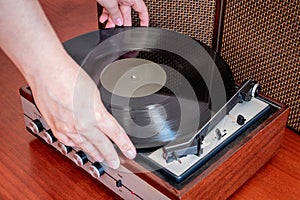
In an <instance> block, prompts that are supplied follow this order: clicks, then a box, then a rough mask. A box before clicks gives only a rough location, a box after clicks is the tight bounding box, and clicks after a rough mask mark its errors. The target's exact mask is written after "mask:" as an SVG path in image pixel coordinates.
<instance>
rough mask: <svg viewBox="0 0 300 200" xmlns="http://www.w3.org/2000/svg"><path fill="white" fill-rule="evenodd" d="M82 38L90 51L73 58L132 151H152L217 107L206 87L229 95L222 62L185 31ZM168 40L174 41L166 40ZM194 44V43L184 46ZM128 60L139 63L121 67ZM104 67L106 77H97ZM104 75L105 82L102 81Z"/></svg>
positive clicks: (118, 31)
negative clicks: (79, 65)
mask: <svg viewBox="0 0 300 200" xmlns="http://www.w3.org/2000/svg"><path fill="white" fill-rule="evenodd" d="M84 37H86V38H87V40H86V41H87V43H86V44H85V48H86V49H87V50H86V51H87V53H88V52H89V50H91V49H92V50H91V51H90V53H89V54H88V55H87V57H86V58H85V59H84V60H82V57H81V58H80V59H79V60H78V62H79V63H80V62H82V63H81V65H82V67H83V69H84V70H85V71H86V72H87V73H88V74H89V75H90V76H91V78H92V79H93V80H94V81H95V83H96V84H97V86H98V88H99V90H100V94H101V98H102V101H103V103H104V105H105V107H106V108H107V110H108V111H109V112H110V113H111V114H112V115H113V116H114V117H115V118H116V119H117V121H118V122H119V123H120V124H121V126H122V127H123V128H124V129H125V131H126V132H127V134H128V135H129V136H130V138H131V140H132V142H133V143H134V145H135V146H136V148H138V149H144V150H145V149H148V148H149V149H153V148H156V147H160V146H163V145H165V144H167V143H169V142H170V141H173V140H174V139H176V137H182V136H185V135H186V137H188V135H189V134H191V133H195V132H196V131H197V130H199V128H200V127H202V126H203V125H204V124H205V123H206V122H207V121H208V120H209V119H210V117H211V116H212V115H213V114H214V113H215V112H216V111H217V110H218V109H220V107H221V106H223V103H221V104H220V105H216V104H215V103H214V102H213V101H212V99H213V96H214V95H213V94H212V92H211V91H217V92H219V91H220V93H221V94H222V92H223V91H224V92H223V93H224V95H223V96H224V102H226V100H227V99H228V98H229V97H230V96H231V95H232V94H233V91H234V81H233V76H232V73H231V71H230V69H229V67H228V66H227V65H226V63H225V62H224V61H223V60H222V59H221V58H220V57H219V56H218V55H216V54H215V53H214V52H212V51H210V50H209V48H208V47H206V46H205V45H204V44H202V43H200V42H195V41H194V40H193V39H191V38H189V37H187V36H185V35H181V34H179V33H174V32H171V31H167V30H161V29H154V28H138V29H135V28H129V27H128V28H114V29H108V30H101V31H95V32H92V33H89V34H87V35H83V36H82V38H81V43H82V41H84ZM174 40H175V41H178V44H174V42H173V43H170V41H174ZM195 43H196V46H195V47H193V46H191V45H190V44H193V45H194V44H195ZM87 44H90V46H89V45H87ZM72 46H73V48H72V49H68V44H67V43H66V44H65V47H66V49H67V50H68V51H69V53H70V54H71V55H72V54H73V55H74V54H76V51H78V50H76V45H74V41H73V44H72ZM74 46H75V48H74ZM80 54H82V52H80ZM75 60H76V56H75ZM122 60H123V61H125V62H122ZM134 60H136V61H145V62H144V63H143V62H142V63H141V64H136V66H134V67H129V69H126V70H124V68H125V67H126V62H128V61H133V62H136V61H134ZM147 62H148V63H147ZM118 63H119V64H118ZM124 63H125V64H124ZM149 63H150V64H149ZM147 65H151V66H147ZM110 68H111V69H112V70H111V71H110V72H109V73H108V74H109V75H104V76H103V73H104V72H105V71H109V70H110ZM101 74H102V77H101ZM149 74H150V75H149ZM151 74H152V76H151ZM163 74H165V75H163ZM216 74H217V75H219V77H218V76H217V75H216ZM108 76H109V77H108ZM164 76H165V77H164ZM105 78H107V80H106V82H109V84H108V85H107V84H105V83H104V85H103V79H105ZM114 78H115V79H116V80H115V81H111V79H114ZM164 78H165V79H164ZM137 79H139V80H137ZM219 79H220V80H219ZM126 88H127V89H126ZM220 88H221V89H220ZM222 88H223V89H222ZM222 90H223V91H222ZM126 92H127V93H126Z"/></svg>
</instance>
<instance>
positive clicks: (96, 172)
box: [89, 162, 104, 178]
mask: <svg viewBox="0 0 300 200" xmlns="http://www.w3.org/2000/svg"><path fill="white" fill-rule="evenodd" d="M89 173H90V174H91V175H92V176H93V177H94V178H99V177H100V176H102V175H103V174H104V168H103V166H102V165H101V164H100V163H99V162H94V163H93V164H92V165H91V166H90V169H89Z"/></svg>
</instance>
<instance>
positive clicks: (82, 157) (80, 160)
mask: <svg viewBox="0 0 300 200" xmlns="http://www.w3.org/2000/svg"><path fill="white" fill-rule="evenodd" d="M73 161H74V162H75V163H76V165H78V166H79V167H82V166H83V165H84V164H85V163H87V161H88V157H87V155H86V154H85V153H84V152H83V151H81V150H79V151H77V152H76V153H75V154H74V156H73Z"/></svg>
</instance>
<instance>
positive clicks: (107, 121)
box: [96, 111, 136, 159]
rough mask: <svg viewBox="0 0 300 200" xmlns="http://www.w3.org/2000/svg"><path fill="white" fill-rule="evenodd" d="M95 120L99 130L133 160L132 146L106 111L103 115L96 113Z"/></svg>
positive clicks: (121, 129)
mask: <svg viewBox="0 0 300 200" xmlns="http://www.w3.org/2000/svg"><path fill="white" fill-rule="evenodd" d="M101 112H102V113H101ZM96 120H97V121H98V128H99V130H100V131H101V132H103V133H105V134H106V136H107V137H109V138H110V139H111V140H112V141H113V142H114V143H115V144H116V145H117V146H118V147H119V149H120V150H121V151H122V153H123V154H124V155H125V156H126V157H127V158H129V159H133V158H134V157H135V156H136V149H135V147H134V145H133V144H132V142H131V140H130V139H129V137H128V135H127V134H126V132H125V131H124V129H123V128H122V127H121V126H120V125H119V123H118V122H117V121H116V119H114V118H113V117H112V116H111V115H110V114H109V113H108V112H107V111H105V113H103V111H98V112H97V113H96ZM104 157H105V156H104Z"/></svg>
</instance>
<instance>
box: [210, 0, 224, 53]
mask: <svg viewBox="0 0 300 200" xmlns="http://www.w3.org/2000/svg"><path fill="white" fill-rule="evenodd" d="M225 8H226V0H217V1H216V11H215V13H216V14H215V22H214V30H213V40H212V49H213V50H214V51H216V52H217V53H220V52H221V44H222V35H223V27H224V16H225Z"/></svg>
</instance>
